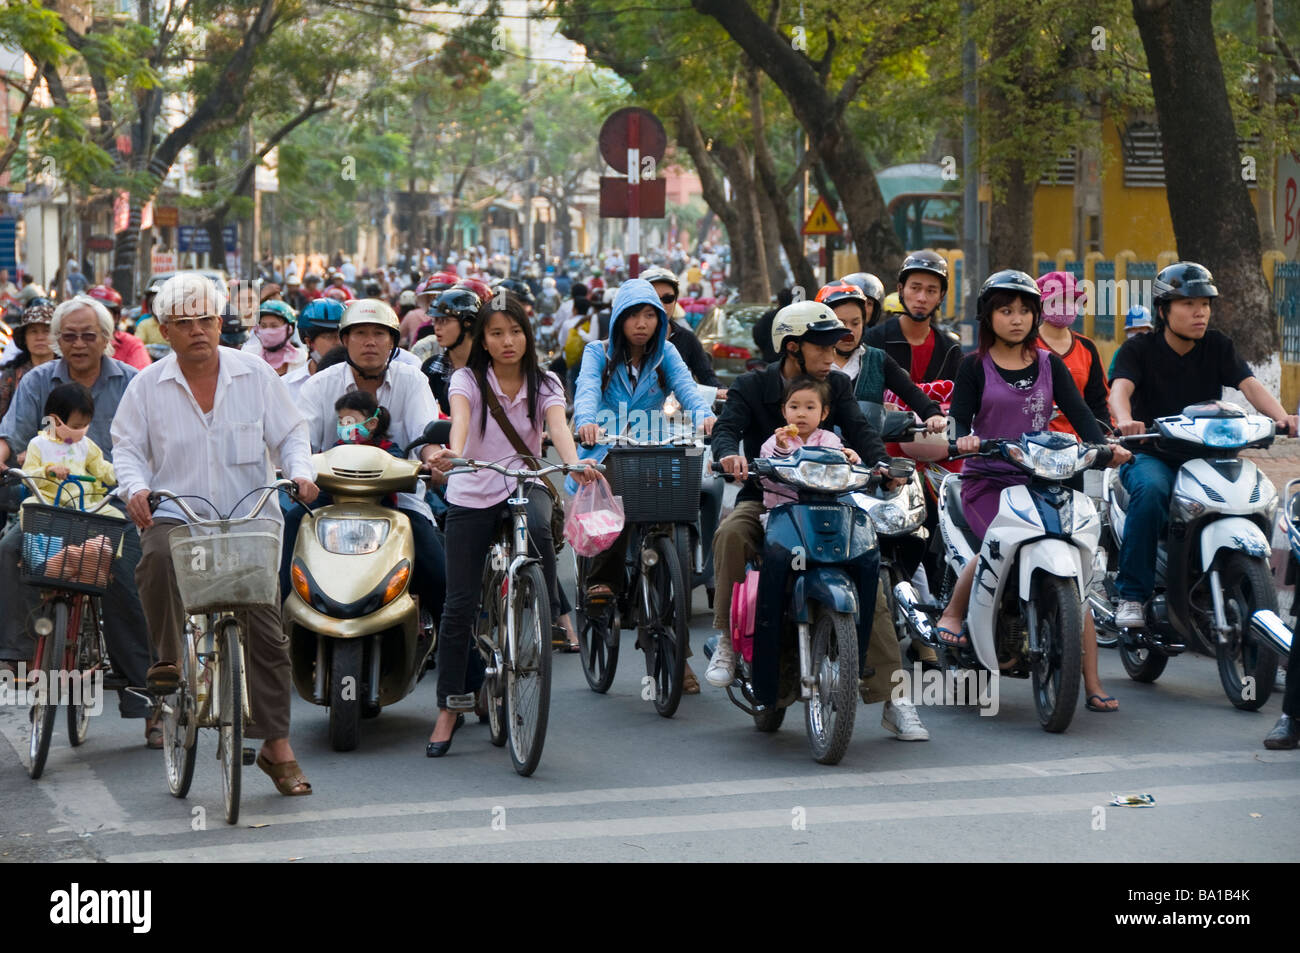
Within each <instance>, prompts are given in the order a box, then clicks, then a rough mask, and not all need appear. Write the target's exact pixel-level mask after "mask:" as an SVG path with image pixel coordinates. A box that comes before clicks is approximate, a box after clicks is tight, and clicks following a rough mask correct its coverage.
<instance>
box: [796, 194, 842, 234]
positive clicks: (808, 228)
mask: <svg viewBox="0 0 1300 953" xmlns="http://www.w3.org/2000/svg"><path fill="white" fill-rule="evenodd" d="M841 231H843V229H842V228H840V223H839V222H837V221H835V216H834V215H832V214H831V207H830V206H829V205H827V204H826V200H825V199H824V198H821V197H818V199H817V204H816V205H814V206H813V210H812V211H811V212H810V213H808V221H806V222H804V223H803V234H805V235H838V234H839V233H840V232H841Z"/></svg>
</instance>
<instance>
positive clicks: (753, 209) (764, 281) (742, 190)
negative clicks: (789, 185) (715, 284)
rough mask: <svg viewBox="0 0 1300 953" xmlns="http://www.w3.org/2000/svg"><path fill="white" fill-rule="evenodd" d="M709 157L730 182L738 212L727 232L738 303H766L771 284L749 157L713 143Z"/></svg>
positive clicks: (734, 148)
mask: <svg viewBox="0 0 1300 953" xmlns="http://www.w3.org/2000/svg"><path fill="white" fill-rule="evenodd" d="M713 154H714V156H716V157H717V160H718V162H719V163H721V165H722V167H723V168H724V169H725V170H726V172H727V178H728V179H730V180H731V191H732V194H733V195H734V196H735V199H734V202H733V204H734V205H735V206H736V207H737V208H738V210H739V214H738V216H737V217H738V219H739V221H738V222H737V225H736V228H735V229H732V228H730V227H728V229H727V238H728V240H729V241H730V242H731V265H732V268H733V270H734V274H733V275H732V283H733V284H735V285H736V286H737V287H738V288H739V289H740V297H741V300H742V301H756V302H760V303H762V302H766V301H767V299H768V298H769V297H770V296H771V294H772V285H771V282H770V281H769V280H768V276H767V259H766V255H767V252H766V249H765V248H764V244H763V219H762V216H761V214H760V213H759V210H758V201H757V199H758V196H757V187H756V186H755V184H754V177H753V176H752V175H751V174H750V171H749V154H748V153H747V152H746V150H745V149H744V147H743V146H739V145H733V144H725V145H724V144H719V143H717V142H715V143H714V144H713Z"/></svg>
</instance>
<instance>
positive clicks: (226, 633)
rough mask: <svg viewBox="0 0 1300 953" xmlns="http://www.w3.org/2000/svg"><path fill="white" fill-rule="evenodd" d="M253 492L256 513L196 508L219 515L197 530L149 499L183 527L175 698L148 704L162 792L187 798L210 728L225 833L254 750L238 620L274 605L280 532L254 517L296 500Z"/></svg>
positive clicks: (177, 563) (174, 536)
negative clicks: (270, 505)
mask: <svg viewBox="0 0 1300 953" xmlns="http://www.w3.org/2000/svg"><path fill="white" fill-rule="evenodd" d="M260 489H261V491H262V496H261V497H260V498H259V499H258V501H257V504H256V505H255V506H254V507H253V508H252V510H251V511H250V512H249V514H248V516H245V517H241V518H239V519H232V518H231V517H230V516H229V515H227V516H220V513H219V511H218V510H217V509H216V507H214V506H212V504H211V503H210V502H209V501H207V500H203V502H204V503H206V504H207V505H208V507H209V508H210V509H212V511H213V512H217V513H218V518H217V519H215V520H205V519H203V518H202V517H201V516H199V515H198V514H197V513H195V512H194V510H193V509H191V508H190V506H189V505H188V504H187V503H186V502H185V500H184V499H183V498H181V497H179V496H177V495H176V494H174V493H171V492H170V491H168V490H158V491H156V492H153V493H150V494H149V508H150V510H151V511H153V510H156V509H157V507H158V504H159V503H161V502H162V501H163V500H170V501H172V502H173V503H175V504H176V505H177V506H178V507H179V508H180V510H181V512H182V513H183V514H184V515H185V519H186V521H187V522H185V523H183V524H182V525H180V526H177V527H176V528H175V529H173V530H172V531H171V532H170V533H169V534H168V546H169V548H170V550H171V557H172V566H173V568H174V569H175V572H176V588H177V590H178V591H179V593H180V597H181V604H182V605H183V606H184V609H185V613H186V615H187V616H189V621H188V622H187V624H186V632H185V638H184V639H183V644H182V646H181V649H182V651H181V659H180V665H181V677H180V681H179V682H178V684H177V686H176V690H175V691H174V692H170V693H168V694H166V695H159V696H154V697H152V698H151V701H152V702H153V703H154V704H155V706H156V711H157V712H158V713H161V715H162V729H163V763H164V766H165V768H166V772H167V787H168V789H169V790H170V791H171V793H172V796H173V797H178V798H183V797H185V796H186V795H187V794H188V793H189V790H190V784H191V782H192V781H193V779H194V761H195V752H196V750H197V747H198V729H200V728H216V729H217V759H218V760H219V761H220V762H221V790H222V801H223V807H224V810H225V817H226V823H228V824H235V823H237V822H238V821H239V799H240V785H241V771H242V768H243V766H245V765H250V764H252V763H253V761H254V752H253V750H252V749H251V748H247V749H246V748H244V746H243V743H244V741H243V738H244V722H245V721H247V720H251V711H250V707H249V698H248V680H247V676H246V672H245V668H244V657H245V656H244V648H245V641H246V638H247V636H246V635H245V631H246V629H247V625H245V624H243V622H242V619H241V616H242V614H243V613H245V612H247V611H248V610H250V609H259V608H279V605H280V582H279V569H280V538H281V534H282V532H283V527H282V526H281V524H280V523H279V522H278V521H277V520H273V519H259V518H258V514H259V513H261V512H262V509H263V507H265V506H266V504H267V501H268V500H270V499H271V497H272V496H273V495H275V494H276V493H277V492H278V491H279V490H281V489H284V490H288V491H290V492H291V493H292V494H293V495H294V496H295V498H296V495H297V487H296V485H295V484H294V483H293V481H292V480H277V481H276V482H275V483H273V484H272V485H271V486H268V487H261V488H260ZM252 492H257V491H256V490H254V491H252ZM196 499H202V498H201V497H196ZM241 502H242V501H241ZM231 512H232V513H233V512H234V511H233V510H232V511H231ZM214 686H215V688H216V691H215V692H214V691H213V688H214Z"/></svg>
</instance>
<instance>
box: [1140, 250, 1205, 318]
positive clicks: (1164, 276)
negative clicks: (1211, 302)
mask: <svg viewBox="0 0 1300 953" xmlns="http://www.w3.org/2000/svg"><path fill="white" fill-rule="evenodd" d="M1218 296H1219V289H1218V288H1216V287H1214V276H1213V275H1212V274H1210V269H1208V268H1206V267H1205V266H1204V265H1198V264H1197V263H1196V262H1194V261H1178V262H1174V263H1173V264H1172V265H1169V266H1168V267H1167V268H1162V269H1161V270H1160V274H1158V275H1156V283H1155V287H1154V289H1153V292H1152V298H1153V300H1154V302H1155V305H1156V310H1157V311H1159V310H1160V305H1162V304H1166V303H1168V302H1170V301H1173V300H1174V299H1175V298H1217V297H1218Z"/></svg>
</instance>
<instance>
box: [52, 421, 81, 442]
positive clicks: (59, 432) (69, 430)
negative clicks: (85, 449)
mask: <svg viewBox="0 0 1300 953" xmlns="http://www.w3.org/2000/svg"><path fill="white" fill-rule="evenodd" d="M53 420H54V436H55V437H57V438H58V439H59V440H60V441H62V442H63V443H77V442H78V441H80V440H83V439H85V436H86V431H88V430H89V429H90V425H89V424H87V425H86V426H84V427H69V426H68V425H67V424H65V423H64V422H63V421H62V420H60V419H59V418H58V417H55V418H53Z"/></svg>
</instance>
